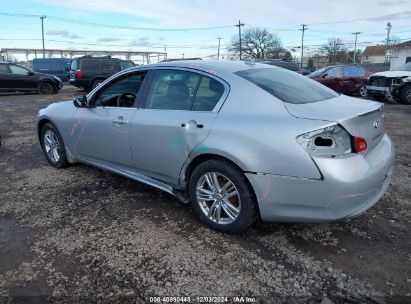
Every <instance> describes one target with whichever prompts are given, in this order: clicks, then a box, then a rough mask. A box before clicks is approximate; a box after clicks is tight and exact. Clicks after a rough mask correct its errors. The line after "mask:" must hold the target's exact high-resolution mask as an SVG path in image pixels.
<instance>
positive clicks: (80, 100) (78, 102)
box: [73, 96, 87, 108]
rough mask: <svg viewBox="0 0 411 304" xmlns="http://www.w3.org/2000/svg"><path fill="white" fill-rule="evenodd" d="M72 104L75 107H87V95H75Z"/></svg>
mask: <svg viewBox="0 0 411 304" xmlns="http://www.w3.org/2000/svg"><path fill="white" fill-rule="evenodd" d="M73 104H74V106H75V107H76V108H87V97H86V96H77V97H76V98H74V99H73Z"/></svg>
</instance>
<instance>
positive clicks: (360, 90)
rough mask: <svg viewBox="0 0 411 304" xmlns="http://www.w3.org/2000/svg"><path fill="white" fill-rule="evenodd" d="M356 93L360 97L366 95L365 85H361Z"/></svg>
mask: <svg viewBox="0 0 411 304" xmlns="http://www.w3.org/2000/svg"><path fill="white" fill-rule="evenodd" d="M358 93H359V94H360V96H361V97H367V87H366V86H364V85H363V86H362V87H360V89H359V91H358Z"/></svg>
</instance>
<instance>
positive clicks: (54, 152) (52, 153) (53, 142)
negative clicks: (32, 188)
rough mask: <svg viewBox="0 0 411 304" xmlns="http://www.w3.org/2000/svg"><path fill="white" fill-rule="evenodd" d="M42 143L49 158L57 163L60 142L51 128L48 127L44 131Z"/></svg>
mask: <svg viewBox="0 0 411 304" xmlns="http://www.w3.org/2000/svg"><path fill="white" fill-rule="evenodd" d="M43 143H44V149H45V151H46V153H47V156H48V157H49V159H50V160H51V161H52V162H54V163H58V161H59V160H60V143H59V140H58V138H57V136H56V134H55V133H54V132H53V131H52V130H50V129H49V130H47V131H46V132H44V136H43Z"/></svg>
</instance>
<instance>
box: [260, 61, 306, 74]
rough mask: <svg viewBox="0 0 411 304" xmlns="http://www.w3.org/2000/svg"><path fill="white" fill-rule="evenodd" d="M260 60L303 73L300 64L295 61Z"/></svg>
mask: <svg viewBox="0 0 411 304" xmlns="http://www.w3.org/2000/svg"><path fill="white" fill-rule="evenodd" d="M258 62H260V63H265V64H269V65H275V66H278V67H280V68H284V69H287V70H290V71H294V72H297V73H300V74H302V72H300V66H299V65H298V63H296V62H295V61H285V60H263V61H258Z"/></svg>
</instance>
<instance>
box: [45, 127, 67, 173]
mask: <svg viewBox="0 0 411 304" xmlns="http://www.w3.org/2000/svg"><path fill="white" fill-rule="evenodd" d="M40 143H41V147H42V149H43V152H44V154H45V156H46V158H47V161H48V162H49V164H50V165H52V166H53V167H55V168H64V167H67V166H68V160H67V155H66V150H65V146H64V142H63V138H62V137H61V135H60V132H59V131H58V130H57V128H56V127H55V126H54V125H53V124H52V123H50V122H49V123H46V124H45V125H44V126H43V129H42V130H41V135H40Z"/></svg>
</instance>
